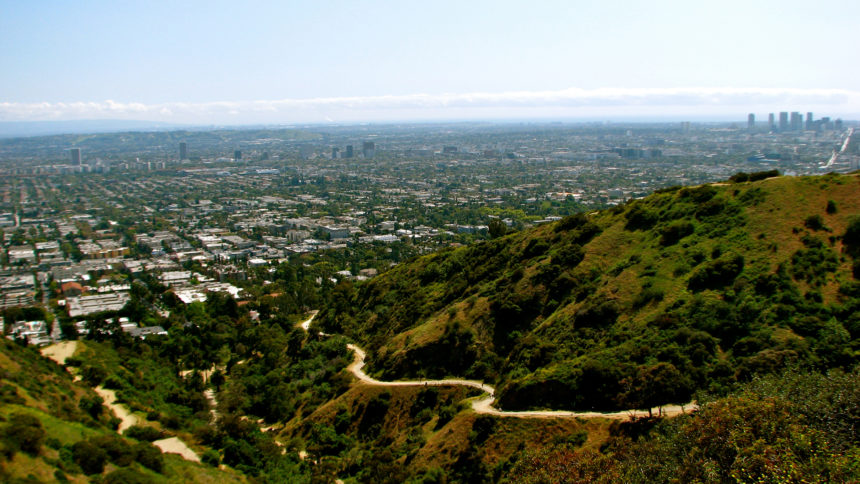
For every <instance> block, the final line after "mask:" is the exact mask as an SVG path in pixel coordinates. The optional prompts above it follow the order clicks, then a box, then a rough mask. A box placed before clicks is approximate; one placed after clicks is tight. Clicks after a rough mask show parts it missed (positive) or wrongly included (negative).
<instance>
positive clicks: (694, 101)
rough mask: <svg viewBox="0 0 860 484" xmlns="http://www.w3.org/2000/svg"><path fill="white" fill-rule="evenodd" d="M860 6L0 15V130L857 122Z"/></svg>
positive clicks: (35, 4) (86, 8) (314, 7)
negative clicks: (818, 118) (25, 123)
mask: <svg viewBox="0 0 860 484" xmlns="http://www.w3.org/2000/svg"><path fill="white" fill-rule="evenodd" d="M858 21H860V2H857V1H856V0H832V1H830V2H827V3H826V4H819V5H818V6H817V5H816V4H815V2H811V1H809V0H805V1H794V0H782V1H771V0H761V1H756V0H746V1H735V0H722V1H700V2H697V1H690V0H687V1H658V0H657V1H648V2H645V1H642V2H638V1H637V2H633V1H601V2H596V1H581V0H568V1H528V2H526V1H504V0H495V1H469V2H466V1H462V0H461V1H459V2H455V1H445V0H441V1H440V0H434V1H421V2H418V1H366V2H361V1H352V2H346V1H326V0H318V1H306V2H296V1H279V2H276V1H273V2H254V1H248V2H236V1H230V2H219V1H205V2H199V1H187V2H181V1H176V2H166V1H159V0H152V1H146V2H143V1H142V2H123V1H111V2H107V1H104V2H101V1H86V0H82V1H28V2H23V1H17V0H16V1H12V0H0V65H2V66H3V73H2V74H0V120H2V121H14V120H50V119H145V120H153V121H168V122H181V123H203V124H212V123H217V124H242V123H295V122H328V121H334V122H360V121H385V120H403V119H413V120H430V119H492V118H512V117H526V118H529V117H539V118H613V117H684V116H696V117H702V116H715V117H721V118H726V117H732V116H734V117H737V118H739V119H741V118H745V113H746V112H748V111H752V112H758V113H759V115H760V116H761V117H764V116H766V113H767V112H769V111H780V110H783V111H784V110H788V111H808V110H813V111H815V112H816V114H817V113H822V115H828V114H830V115H834V116H837V115H838V116H843V117H848V118H852V117H854V118H860V94H858V91H860V82H858V79H860V75H858V74H860V67H858V63H857V62H856V57H857V53H856V48H855V47H854V45H855V44H856V41H854V40H853V39H854V38H855V37H856V34H855V29H856V25H857V23H858Z"/></svg>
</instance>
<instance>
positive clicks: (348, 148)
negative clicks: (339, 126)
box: [344, 145, 354, 158]
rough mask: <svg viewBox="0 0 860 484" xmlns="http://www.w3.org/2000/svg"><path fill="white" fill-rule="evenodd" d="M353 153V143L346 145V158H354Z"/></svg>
mask: <svg viewBox="0 0 860 484" xmlns="http://www.w3.org/2000/svg"><path fill="white" fill-rule="evenodd" d="M353 154H354V153H353V149H352V145H346V156H344V158H352V156H353Z"/></svg>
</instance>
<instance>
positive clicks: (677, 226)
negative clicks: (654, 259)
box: [660, 220, 696, 246]
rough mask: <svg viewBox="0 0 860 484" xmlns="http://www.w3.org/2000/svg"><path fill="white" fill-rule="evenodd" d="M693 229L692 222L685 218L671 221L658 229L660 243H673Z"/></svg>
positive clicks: (666, 244)
mask: <svg viewBox="0 0 860 484" xmlns="http://www.w3.org/2000/svg"><path fill="white" fill-rule="evenodd" d="M695 230H696V228H695V227H694V226H693V224H692V223H690V222H688V221H686V220H681V221H678V222H673V223H672V224H669V225H667V226H666V227H663V229H661V230H660V245H663V246H669V245H674V244H676V243H678V241H679V240H681V239H683V238H684V237H686V236H688V235H691V234H692V233H693V232H695Z"/></svg>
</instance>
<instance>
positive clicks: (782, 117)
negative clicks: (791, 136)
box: [779, 111, 788, 131]
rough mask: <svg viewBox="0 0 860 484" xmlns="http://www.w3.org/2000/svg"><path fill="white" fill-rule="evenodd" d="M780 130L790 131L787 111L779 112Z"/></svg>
mask: <svg viewBox="0 0 860 484" xmlns="http://www.w3.org/2000/svg"><path fill="white" fill-rule="evenodd" d="M779 130H780V131H788V112H786V111H782V112H780V113H779Z"/></svg>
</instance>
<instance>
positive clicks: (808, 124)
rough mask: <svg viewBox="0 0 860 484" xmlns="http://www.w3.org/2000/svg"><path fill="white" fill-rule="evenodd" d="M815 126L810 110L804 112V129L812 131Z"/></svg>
mask: <svg viewBox="0 0 860 484" xmlns="http://www.w3.org/2000/svg"><path fill="white" fill-rule="evenodd" d="M814 128H815V122H814V121H813V120H812V112H808V113H806V130H807V131H812V130H813V129H814Z"/></svg>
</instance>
